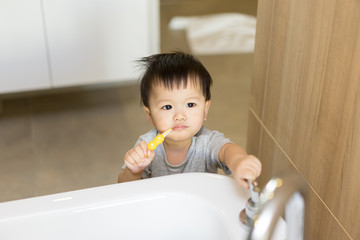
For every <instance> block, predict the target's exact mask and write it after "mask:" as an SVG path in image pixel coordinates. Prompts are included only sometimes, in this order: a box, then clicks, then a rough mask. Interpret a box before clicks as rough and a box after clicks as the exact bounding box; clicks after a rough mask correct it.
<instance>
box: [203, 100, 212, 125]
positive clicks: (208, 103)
mask: <svg viewBox="0 0 360 240" xmlns="http://www.w3.org/2000/svg"><path fill="white" fill-rule="evenodd" d="M210 104H211V100H208V101H206V102H205V113H204V121H205V120H207V115H208V113H209V108H210Z"/></svg>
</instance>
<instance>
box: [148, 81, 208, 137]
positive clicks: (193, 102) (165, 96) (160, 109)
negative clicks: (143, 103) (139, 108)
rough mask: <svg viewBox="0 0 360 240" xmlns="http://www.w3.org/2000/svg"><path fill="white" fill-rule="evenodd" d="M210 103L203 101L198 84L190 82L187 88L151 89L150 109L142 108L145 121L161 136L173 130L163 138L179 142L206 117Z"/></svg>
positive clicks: (190, 134) (193, 132)
mask: <svg viewBox="0 0 360 240" xmlns="http://www.w3.org/2000/svg"><path fill="white" fill-rule="evenodd" d="M209 107H210V101H206V100H205V97H204V95H203V94H202V89H201V87H200V84H198V83H196V84H195V83H192V82H191V81H189V83H188V84H187V86H186V87H184V86H181V87H180V88H179V89H178V88H177V87H176V86H174V87H173V89H169V88H165V87H164V86H163V85H162V84H160V85H157V86H153V87H152V89H151V94H150V98H149V108H147V107H144V110H145V112H146V113H147V117H148V120H149V122H150V124H151V125H153V126H154V127H155V128H156V129H157V130H158V131H159V132H160V133H162V132H164V131H166V130H168V129H169V128H172V129H173V130H172V132H171V133H170V134H169V135H168V136H167V137H166V139H168V140H171V141H175V142H181V141H186V140H189V139H191V138H192V137H193V136H194V135H195V134H196V133H197V132H198V131H199V130H200V128H201V127H202V125H203V123H204V121H205V120H206V118H207V114H208V111H209Z"/></svg>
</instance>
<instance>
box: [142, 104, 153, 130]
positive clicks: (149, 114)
mask: <svg viewBox="0 0 360 240" xmlns="http://www.w3.org/2000/svg"><path fill="white" fill-rule="evenodd" d="M143 109H144V111H145V113H146V118H147V120H148V121H149V123H150V125H151V126H152V127H153V126H154V124H153V122H152V120H151V113H150V109H149V108H148V107H145V106H143Z"/></svg>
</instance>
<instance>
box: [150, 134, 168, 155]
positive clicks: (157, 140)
mask: <svg viewBox="0 0 360 240" xmlns="http://www.w3.org/2000/svg"><path fill="white" fill-rule="evenodd" d="M164 139H165V137H164V135H162V134H159V135H157V136H156V137H155V138H154V139H153V140H152V141H151V142H149V143H148V145H147V148H148V149H149V150H151V151H154V150H155V148H156V147H157V146H158V145H159V144H161V143H162V142H163V141H164Z"/></svg>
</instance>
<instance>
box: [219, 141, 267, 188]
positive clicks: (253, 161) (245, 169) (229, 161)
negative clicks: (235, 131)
mask: <svg viewBox="0 0 360 240" xmlns="http://www.w3.org/2000/svg"><path fill="white" fill-rule="evenodd" d="M219 160H220V161H221V162H222V163H224V164H225V165H226V166H227V167H228V168H229V169H230V170H231V172H232V174H233V175H234V178H235V180H236V181H237V182H238V183H239V184H240V185H241V186H243V187H244V188H249V185H248V183H247V179H251V180H255V179H256V178H257V177H258V176H259V175H260V173H261V162H260V160H259V159H257V158H256V157H255V156H252V155H248V154H247V153H246V151H245V150H244V149H243V148H242V147H240V146H239V145H236V144H233V143H226V144H224V146H222V147H221V149H220V151H219Z"/></svg>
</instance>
